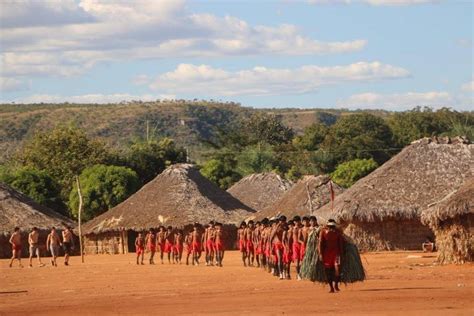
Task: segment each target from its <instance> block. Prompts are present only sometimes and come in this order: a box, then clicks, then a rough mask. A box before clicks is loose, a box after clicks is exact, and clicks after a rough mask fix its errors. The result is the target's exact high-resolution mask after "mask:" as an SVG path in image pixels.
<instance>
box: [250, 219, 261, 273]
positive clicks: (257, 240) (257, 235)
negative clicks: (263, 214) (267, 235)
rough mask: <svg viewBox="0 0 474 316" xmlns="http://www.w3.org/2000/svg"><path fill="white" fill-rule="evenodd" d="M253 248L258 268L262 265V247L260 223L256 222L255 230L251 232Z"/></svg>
mask: <svg viewBox="0 0 474 316" xmlns="http://www.w3.org/2000/svg"><path fill="white" fill-rule="evenodd" d="M252 240H253V247H254V249H255V259H256V261H257V268H260V267H261V265H262V263H261V262H262V254H263V246H262V223H261V222H257V223H255V230H254V231H253V236H252Z"/></svg>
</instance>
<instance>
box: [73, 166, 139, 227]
mask: <svg viewBox="0 0 474 316" xmlns="http://www.w3.org/2000/svg"><path fill="white" fill-rule="evenodd" d="M79 180H80V182H81V189H82V195H83V201H84V212H83V215H82V216H83V218H84V220H86V221H87V220H90V219H92V218H94V217H95V216H97V215H100V214H102V213H103V212H105V211H107V210H109V209H110V208H112V207H114V206H116V205H117V204H119V203H121V202H122V201H124V200H125V199H127V198H128V197H129V196H130V195H132V194H133V193H135V192H136V191H137V190H138V188H139V187H140V181H139V180H138V176H137V174H136V173H135V171H133V170H131V169H130V168H126V167H119V166H106V165H95V166H92V167H88V168H86V169H84V170H83V171H82V173H81V175H80V176H79ZM78 207H79V196H78V193H77V188H76V186H75V185H74V184H73V185H72V188H71V191H70V194H69V208H70V210H71V214H72V215H73V217H74V218H77V211H78Z"/></svg>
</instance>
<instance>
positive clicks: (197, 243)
mask: <svg viewBox="0 0 474 316" xmlns="http://www.w3.org/2000/svg"><path fill="white" fill-rule="evenodd" d="M199 228H200V225H199V223H195V224H194V226H193V235H192V244H191V246H192V249H193V265H196V266H198V265H199V258H200V257H201V251H202V248H201V247H202V245H201V237H202V236H201V232H200V231H199Z"/></svg>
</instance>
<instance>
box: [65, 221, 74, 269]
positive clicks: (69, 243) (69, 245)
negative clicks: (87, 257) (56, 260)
mask: <svg viewBox="0 0 474 316" xmlns="http://www.w3.org/2000/svg"><path fill="white" fill-rule="evenodd" d="M72 237H73V235H72V232H71V228H70V227H66V229H65V230H63V250H64V265H65V266H68V265H69V256H70V255H71V252H72V249H73V246H74V244H73V238H72Z"/></svg>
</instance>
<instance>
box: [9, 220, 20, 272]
mask: <svg viewBox="0 0 474 316" xmlns="http://www.w3.org/2000/svg"><path fill="white" fill-rule="evenodd" d="M9 242H10V244H11V245H12V258H11V260H10V268H11V267H12V265H13V260H15V259H18V263H19V264H20V268H23V265H22V264H21V233H20V227H15V230H14V231H13V234H12V235H11V237H10V240H9Z"/></svg>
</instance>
